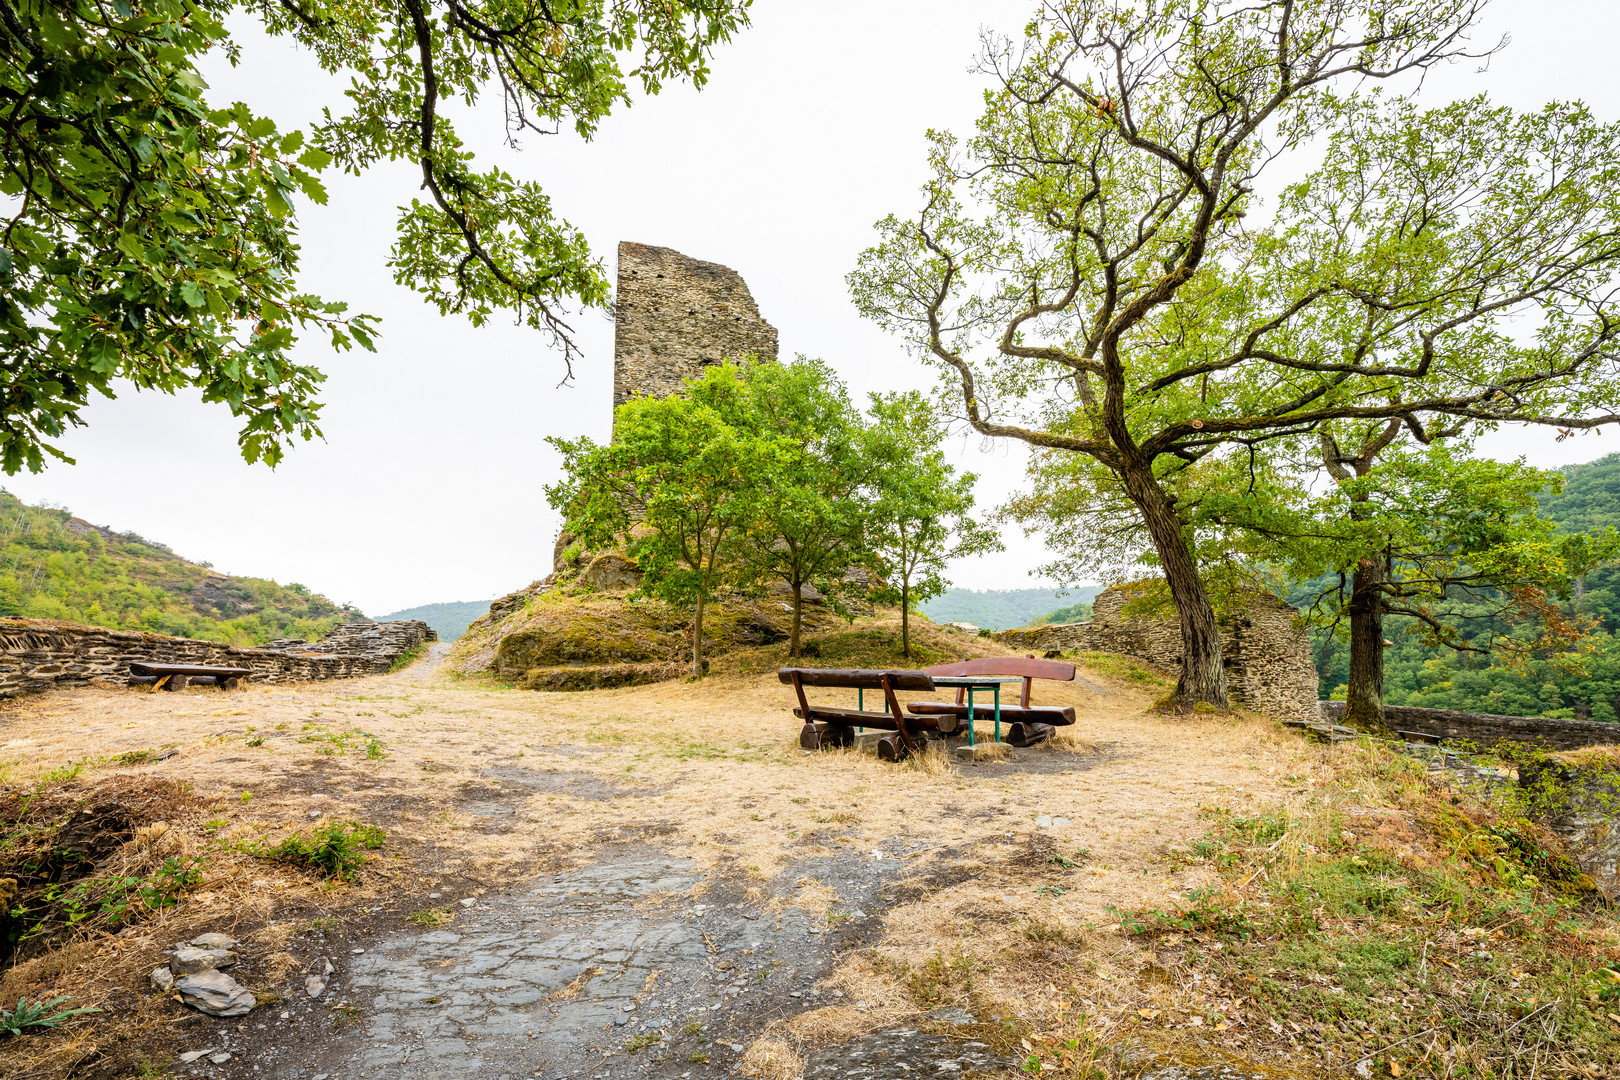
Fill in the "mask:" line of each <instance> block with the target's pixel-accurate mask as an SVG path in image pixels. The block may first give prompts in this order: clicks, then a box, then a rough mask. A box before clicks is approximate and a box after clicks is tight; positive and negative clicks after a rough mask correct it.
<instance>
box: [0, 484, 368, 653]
mask: <svg viewBox="0 0 1620 1080" xmlns="http://www.w3.org/2000/svg"><path fill="white" fill-rule="evenodd" d="M0 615H14V616H22V617H25V618H33V619H60V620H62V621H64V622H76V623H85V624H87V625H90V626H104V627H107V628H109V629H113V630H144V631H148V632H150V633H154V634H168V635H171V636H174V637H190V638H201V639H203V640H205V641H221V642H224V643H226V644H229V645H262V644H264V643H265V642H268V641H273V640H275V639H276V638H286V637H300V638H306V639H308V640H311V641H314V640H317V639H319V638H322V637H325V636H326V634H327V633H329V632H330V631H331V630H332V629H333V628H334V627H336V626H338V625H339V624H341V623H344V622H356V621H365V618H366V617H365V616H364V615H362V614H361V613H360V612H359V611H358V610H357V609H355V608H353V607H350V606H348V605H344V604H336V603H333V602H332V601H331V600H329V599H327V598H326V597H325V596H322V595H321V594H319V593H316V592H312V591H311V590H310V589H309V588H307V587H306V586H303V585H298V584H289V585H280V584H278V583H276V582H274V581H269V580H266V579H264V578H252V577H231V576H230V575H228V574H222V573H220V572H219V571H217V570H214V569H213V568H212V567H211V566H209V565H208V564H206V563H194V562H191V561H190V560H187V559H183V558H181V557H180V556H179V555H176V554H175V553H174V551H173V550H172V549H170V548H169V547H168V545H166V544H161V543H158V542H157V541H155V540H148V539H146V538H145V537H143V536H140V535H139V534H137V533H133V532H124V533H120V532H115V531H113V530H112V529H110V528H107V527H106V526H103V525H92V524H91V523H90V522H88V521H86V520H84V519H83V518H79V517H75V516H74V515H73V514H71V513H70V512H68V511H67V510H60V509H51V508H45V507H36V506H27V505H25V504H24V503H23V502H22V500H20V499H18V498H17V497H16V496H15V495H12V494H11V493H10V492H7V491H0Z"/></svg>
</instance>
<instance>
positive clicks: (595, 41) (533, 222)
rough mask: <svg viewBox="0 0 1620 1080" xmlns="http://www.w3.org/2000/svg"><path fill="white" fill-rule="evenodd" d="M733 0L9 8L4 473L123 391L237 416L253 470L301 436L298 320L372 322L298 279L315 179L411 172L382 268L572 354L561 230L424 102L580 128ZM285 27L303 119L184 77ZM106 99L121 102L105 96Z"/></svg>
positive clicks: (3, 39)
mask: <svg viewBox="0 0 1620 1080" xmlns="http://www.w3.org/2000/svg"><path fill="white" fill-rule="evenodd" d="M747 4H748V0H673V2H666V0H627V2H619V0H582V2H577V3H567V4H560V5H559V4H549V5H547V4H541V5H538V6H536V5H533V4H529V3H522V2H516V3H514V2H511V0H449V2H448V3H447V4H446V5H444V10H443V11H442V13H441V12H440V11H439V10H437V9H436V8H433V7H430V6H428V5H424V4H423V3H422V2H421V0H393V2H390V3H374V4H356V3H347V2H345V0H307V2H301V3H292V2H289V3H286V4H279V5H278V4H260V5H252V6H249V7H247V8H243V9H236V8H233V7H232V5H230V4H227V3H222V2H219V0H203V2H202V3H191V2H187V0H137V2H135V3H124V2H120V3H116V4H113V5H111V6H105V5H99V4H95V3H91V2H88V0H51V2H48V3H37V4H22V5H8V6H7V8H6V11H7V15H6V18H5V20H4V30H3V32H0V88H3V93H0V100H3V101H4V102H5V104H4V105H3V106H0V119H3V120H4V123H0V145H3V147H4V151H5V152H4V154H3V155H0V163H3V164H0V194H3V195H4V196H6V198H7V202H8V204H10V205H11V207H12V209H11V211H9V212H8V218H9V227H8V228H7V229H6V230H5V234H4V239H3V242H0V357H4V358H5V359H4V363H5V366H6V376H7V377H6V384H7V386H8V387H9V389H10V392H9V393H8V395H7V397H6V403H5V409H4V413H3V415H0V468H4V469H5V471H6V472H8V473H10V472H16V471H17V470H18V469H20V468H23V467H25V466H26V467H27V468H29V469H32V470H35V471H38V470H39V469H40V468H41V467H42V465H43V462H44V457H45V455H51V456H55V457H59V458H60V457H62V454H61V452H60V451H59V450H57V449H55V448H54V447H53V446H52V445H51V440H54V439H57V438H59V437H60V436H61V435H62V433H63V431H64V430H65V429H66V427H68V426H69V425H77V424H81V423H83V419H82V409H83V408H84V407H85V405H86V404H87V403H88V401H89V398H90V395H91V393H92V392H95V393H99V394H102V395H104V396H109V397H110V396H113V395H114V394H115V393H116V390H117V388H118V386H119V383H120V380H128V382H129V383H130V384H133V385H134V386H136V387H137V388H140V389H156V390H162V391H164V392H167V393H174V392H177V391H180V390H184V389H195V390H198V391H200V392H201V395H202V397H203V400H205V401H209V402H219V403H223V404H225V405H226V406H228V407H229V408H230V409H231V411H232V413H233V415H236V416H238V417H241V418H243V427H242V429H241V433H240V436H239V440H240V444H241V449H242V454H243V456H244V457H245V458H246V459H247V460H248V461H257V460H264V461H266V462H268V463H270V464H272V465H273V464H275V463H276V462H277V461H278V460H279V459H280V457H281V455H282V454H283V452H284V450H285V446H286V444H287V442H289V441H290V440H291V439H292V438H294V437H301V438H306V439H307V438H311V437H313V436H315V435H318V434H319V427H318V426H317V421H318V415H319V410H320V406H319V404H318V402H317V400H316V391H317V388H318V386H319V384H320V382H321V381H322V379H323V376H322V374H321V373H320V372H319V371H318V370H317V369H315V368H313V367H310V366H307V365H300V364H297V363H295V362H293V359H292V357H293V349H294V346H295V343H296V341H297V339H298V334H299V332H301V331H314V332H318V333H322V334H325V335H326V336H327V338H328V339H329V341H330V342H331V343H332V345H333V346H334V347H337V348H348V347H350V346H351V345H354V344H359V345H361V346H362V347H365V348H370V347H371V344H372V337H373V334H374V332H375V324H374V322H373V320H372V319H371V318H369V317H367V316H352V317H351V316H348V315H346V314H345V309H344V305H342V304H340V303H333V302H328V301H325V300H322V299H321V298H319V297H316V296H313V295H309V294H306V293H301V292H299V291H298V288H297V271H298V269H299V261H298V245H297V243H296V231H295V228H294V207H295V205H296V203H297V202H298V201H299V200H300V199H308V200H310V201H312V202H317V203H320V202H324V201H325V198H326V194H325V189H324V186H323V184H322V182H321V180H320V178H319V174H320V173H321V172H322V171H323V170H325V169H326V168H328V167H331V166H335V167H337V168H340V169H342V170H344V171H345V172H350V173H359V172H362V171H364V170H366V169H368V168H371V167H372V166H374V165H378V164H381V163H385V162H391V161H404V162H409V163H411V164H412V165H414V166H415V171H416V172H417V173H418V174H419V181H418V184H417V185H413V186H419V187H420V189H422V190H424V191H425V192H426V195H425V196H423V197H422V198H413V199H412V200H411V201H410V203H409V204H408V205H406V206H403V207H401V209H400V214H399V218H398V237H397V240H396V243H395V245H394V249H393V251H392V253H391V256H390V259H389V264H390V266H391V267H392V269H393V270H394V275H395V278H396V280H397V281H399V282H400V283H401V284H405V285H409V286H410V287H412V288H414V289H416V290H417V291H418V292H420V293H422V294H423V295H424V296H426V297H427V298H428V299H429V300H430V301H431V302H432V303H434V304H435V305H436V306H437V307H438V309H439V310H440V311H441V312H442V313H445V314H449V313H452V312H454V313H459V314H464V315H466V316H467V317H469V318H470V319H471V320H472V321H473V323H474V324H481V323H482V322H484V321H485V320H486V319H487V318H489V316H490V315H491V314H493V313H494V312H495V311H496V310H497V309H505V310H510V311H513V312H515V313H516V314H517V316H518V317H519V319H520V320H522V321H523V322H525V323H527V324H528V325H530V326H532V327H535V328H537V329H540V330H542V331H543V332H546V333H548V334H550V335H551V336H553V337H555V338H558V339H560V340H561V341H562V342H563V344H564V347H565V352H566V354H567V355H572V352H573V347H572V344H571V342H570V341H569V340H568V328H567V326H566V325H565V324H564V323H563V322H562V321H561V319H560V308H561V306H562V305H564V304H565V303H567V302H568V301H570V300H572V301H578V302H580V303H583V304H586V305H596V306H601V305H604V304H605V303H606V301H607V296H608V286H607V282H606V280H605V278H604V276H603V274H602V272H601V269H600V267H599V266H598V265H597V263H596V262H595V260H594V259H592V257H591V255H590V253H589V251H588V249H587V246H586V243H585V239H584V237H583V235H582V234H580V233H579V232H578V231H577V230H576V229H574V228H573V227H572V226H570V225H568V224H567V223H566V222H565V221H563V220H561V219H560V218H559V217H558V216H557V215H556V214H555V213H554V212H553V210H552V207H551V203H550V200H549V198H548V197H547V196H546V195H545V193H544V192H543V191H542V190H541V188H540V186H539V184H537V183H535V182H534V181H532V180H519V179H516V178H514V177H513V176H511V175H509V174H508V173H506V172H504V171H503V170H501V169H498V168H490V169H484V170H479V169H478V168H476V166H475V161H474V155H473V153H472V152H471V151H470V150H468V149H467V147H466V145H465V144H464V143H463V142H462V141H461V139H460V138H459V136H458V135H457V133H456V131H455V129H454V126H453V122H452V120H451V119H450V118H449V117H448V116H446V115H444V114H443V105H444V103H445V102H446V101H447V100H449V101H455V102H458V103H460V104H463V105H465V106H474V105H476V104H477V102H478V101H479V99H480V98H481V97H484V96H487V95H488V94H489V93H490V92H491V88H494V90H493V92H494V94H495V95H496V96H498V97H501V98H503V99H504V100H503V105H504V106H505V116H506V120H507V125H508V129H509V134H511V135H516V133H517V132H519V131H522V130H525V129H526V130H530V131H536V132H539V131H545V130H548V129H550V128H553V127H555V126H557V125H560V124H562V123H564V122H567V123H569V124H571V126H572V127H573V128H574V130H575V131H576V132H577V133H578V134H580V135H581V136H584V137H589V136H590V135H591V134H592V133H593V132H594V131H595V129H596V127H597V125H598V124H599V123H600V122H601V120H602V119H603V118H604V117H605V116H606V115H607V114H608V113H609V112H610V111H611V109H612V108H613V107H614V106H616V105H619V104H622V103H627V102H628V101H629V100H630V94H631V88H632V86H634V85H639V88H640V89H641V90H642V91H643V92H645V93H649V94H652V93H657V92H658V90H659V89H660V88H661V86H662V85H663V84H664V83H665V82H666V81H668V80H671V79H682V78H689V79H691V80H692V81H693V82H695V83H698V84H700V85H701V84H702V83H703V82H704V80H705V79H706V77H707V74H708V57H709V55H710V53H711V51H712V50H713V49H714V48H715V47H716V46H717V45H719V44H720V43H722V42H724V41H726V40H728V39H729V38H730V37H731V35H732V34H733V33H735V32H736V30H737V29H739V28H740V27H741V26H742V25H743V23H744V21H745V16H744V12H745V10H746V7H747ZM233 13H234V15H235V16H236V17H239V18H248V19H254V18H256V19H257V21H258V23H259V24H260V26H262V28H263V30H264V31H266V32H267V33H269V34H270V35H272V36H282V37H290V38H292V39H293V40H294V41H296V42H297V43H298V44H299V45H300V46H302V47H303V48H305V49H307V50H308V51H309V52H310V53H311V54H312V55H313V56H314V57H315V58H316V60H317V61H318V62H319V63H320V64H321V66H322V67H323V68H325V69H326V70H327V71H328V72H331V73H333V74H336V75H339V76H341V78H340V79H339V81H340V82H342V83H345V84H347V87H348V88H347V89H346V90H345V91H344V97H345V99H346V100H344V101H343V102H333V103H332V106H331V107H330V108H328V109H327V110H325V111H324V112H323V119H322V121H321V122H319V123H318V124H316V125H315V126H314V127H313V128H312V129H311V130H310V131H308V132H305V131H291V132H282V131H280V130H278V128H277V126H276V124H275V122H274V121H273V120H271V119H269V118H268V117H265V116H259V115H255V114H254V113H253V112H252V111H251V110H250V109H249V108H248V107H247V106H246V105H243V104H240V103H238V104H235V105H232V106H230V107H229V108H224V109H218V108H213V107H211V105H210V103H209V101H208V100H207V96H206V93H205V92H206V90H207V83H206V82H205V81H204V80H203V78H202V76H201V75H200V74H199V72H198V70H197V65H198V64H199V63H200V62H201V60H202V58H203V57H204V56H205V55H206V54H208V53H209V52H211V51H214V50H220V51H222V52H223V53H224V54H225V55H226V56H227V57H229V58H230V59H231V60H232V61H233V62H234V61H235V60H236V59H237V57H238V55H239V51H240V49H241V48H242V46H241V44H240V43H239V42H238V41H236V40H234V39H233V38H232V37H231V32H230V30H229V29H227V26H226V20H227V16H231V15H233ZM109 103H116V107H110V105H109Z"/></svg>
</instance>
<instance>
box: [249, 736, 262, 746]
mask: <svg viewBox="0 0 1620 1080" xmlns="http://www.w3.org/2000/svg"><path fill="white" fill-rule="evenodd" d="M247 744H248V745H249V746H263V745H264V736H263V735H255V736H253V738H251V739H249V740H248V741H247Z"/></svg>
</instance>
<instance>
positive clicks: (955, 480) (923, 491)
mask: <svg viewBox="0 0 1620 1080" xmlns="http://www.w3.org/2000/svg"><path fill="white" fill-rule="evenodd" d="M869 411H870V414H871V417H872V423H871V425H870V426H869V428H868V430H867V433H866V444H867V451H866V453H867V460H868V462H869V463H870V464H869V467H870V470H871V471H870V474H869V476H870V498H871V500H872V502H871V507H870V509H869V510H868V511H867V514H866V521H867V524H866V534H865V545H864V546H865V548H866V550H867V552H868V562H869V565H870V567H871V569H872V570H873V571H874V572H876V573H877V574H880V575H881V576H882V577H883V578H884V579H885V580H886V583H885V585H884V586H883V587H882V588H881V589H880V590H878V592H877V595H878V597H879V598H880V599H887V600H889V601H890V602H893V603H898V604H899V605H900V647H901V650H902V651H903V652H904V654H905V655H906V656H907V657H910V656H911V606H912V604H920V603H923V602H924V601H927V600H930V599H932V598H933V597H935V596H938V595H939V594H940V593H942V592H944V591H945V589H946V587H947V586H948V584H949V583H948V582H947V581H946V580H945V576H944V575H945V564H946V562H947V561H949V560H951V559H960V558H965V557H967V556H969V555H980V554H984V553H986V552H991V551H1000V550H1001V548H1002V543H1001V536H1000V534H999V533H997V531H996V530H995V529H992V528H990V527H988V526H986V525H984V524H982V523H980V522H979V521H977V520H975V519H974V518H973V517H972V516H971V512H972V510H973V484H974V481H975V480H977V479H978V477H976V476H975V475H974V474H973V473H960V474H959V473H957V471H956V467H955V466H953V465H951V464H950V463H948V462H947V461H946V460H945V452H944V450H942V449H941V448H940V445H939V439H940V432H941V428H940V426H939V424H938V423H937V422H936V420H935V417H934V415H933V411H932V410H931V409H930V408H929V405H928V402H927V401H926V399H924V397H923V396H922V395H921V394H920V393H918V392H916V391H914V390H913V391H910V392H908V393H904V394H888V395H878V394H874V395H873V396H872V406H871V409H870V410H869Z"/></svg>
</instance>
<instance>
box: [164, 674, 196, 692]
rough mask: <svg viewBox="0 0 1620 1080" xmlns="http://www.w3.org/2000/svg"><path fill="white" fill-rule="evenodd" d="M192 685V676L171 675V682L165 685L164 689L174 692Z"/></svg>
mask: <svg viewBox="0 0 1620 1080" xmlns="http://www.w3.org/2000/svg"><path fill="white" fill-rule="evenodd" d="M190 685H191V676H190V675H170V676H169V681H168V682H166V683H164V684H163V689H165V690H168V691H170V692H173V691H175V690H184V689H185V688H186V687H188V686H190Z"/></svg>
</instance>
